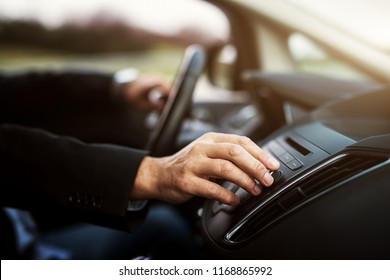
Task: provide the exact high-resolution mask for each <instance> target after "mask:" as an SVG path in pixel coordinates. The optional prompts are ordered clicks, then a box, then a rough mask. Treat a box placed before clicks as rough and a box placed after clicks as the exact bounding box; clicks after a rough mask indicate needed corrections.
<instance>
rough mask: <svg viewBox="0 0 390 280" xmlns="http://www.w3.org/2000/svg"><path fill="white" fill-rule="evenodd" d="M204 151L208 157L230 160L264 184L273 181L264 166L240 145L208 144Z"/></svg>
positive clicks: (267, 184) (269, 183)
mask: <svg viewBox="0 0 390 280" xmlns="http://www.w3.org/2000/svg"><path fill="white" fill-rule="evenodd" d="M205 153H206V156H208V157H210V158H214V159H224V160H227V161H230V162H232V163H233V164H234V165H236V166H237V167H238V168H239V169H241V170H242V171H243V172H245V173H246V174H248V175H249V176H251V177H252V178H255V179H256V180H258V181H260V182H261V183H262V184H263V185H265V186H270V185H271V184H272V183H273V178H272V176H271V175H270V174H269V172H268V169H267V168H266V166H265V165H264V164H263V163H262V162H261V161H259V160H257V159H256V158H255V157H253V155H251V154H250V153H249V152H248V151H247V150H246V149H244V148H243V147H242V146H240V145H237V144H230V143H219V144H209V145H208V146H207V147H206V149H205Z"/></svg>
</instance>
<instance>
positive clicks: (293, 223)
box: [202, 88, 390, 259]
mask: <svg viewBox="0 0 390 280" xmlns="http://www.w3.org/2000/svg"><path fill="white" fill-rule="evenodd" d="M389 105H390V89H389V88H384V89H380V90H376V91H371V92H366V93H362V94H358V95H354V96H350V97H347V98H343V99H341V100H337V101H334V102H330V103H328V104H327V105H325V106H322V107H321V108H320V109H318V110H316V111H314V112H312V113H311V114H309V116H307V117H305V118H303V119H301V120H300V121H298V122H296V123H294V124H293V125H287V126H284V127H282V128H281V129H279V130H277V131H276V132H274V133H272V134H271V135H270V136H268V137H267V138H266V139H264V140H261V141H259V142H258V145H259V146H261V147H262V148H264V149H266V150H268V151H269V152H271V153H272V154H273V155H274V156H275V157H276V158H278V159H279V161H280V162H281V167H280V169H279V170H277V171H275V172H274V173H273V174H272V176H273V177H274V184H273V185H272V186H271V187H269V188H266V187H263V188H262V194H261V195H260V196H259V197H253V196H251V195H249V193H247V192H246V191H245V190H243V189H241V188H239V187H238V186H237V185H235V184H233V183H231V182H224V183H223V186H224V187H225V188H228V189H230V190H231V191H233V192H235V193H236V194H237V195H238V196H239V197H240V198H241V203H240V204H239V205H238V206H229V205H225V204H222V203H219V202H216V201H207V202H206V203H205V205H204V207H203V215H202V232H203V235H204V236H205V238H206V240H207V243H208V244H209V245H210V246H211V247H212V248H213V250H214V252H215V253H216V254H217V255H218V256H219V257H221V258H234V259H248V258H253V259H308V258H315V259H382V258H387V259H388V258H389V257H390V253H389V251H388V248H390V240H389V238H388V236H390V219H388V213H390V188H389V187H390V183H389V182H390V110H389Z"/></svg>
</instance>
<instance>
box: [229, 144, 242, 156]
mask: <svg viewBox="0 0 390 280" xmlns="http://www.w3.org/2000/svg"><path fill="white" fill-rule="evenodd" d="M242 149H243V148H241V147H240V146H238V145H234V144H233V145H228V146H227V153H228V155H229V156H230V157H239V156H241V155H242V152H243V151H242Z"/></svg>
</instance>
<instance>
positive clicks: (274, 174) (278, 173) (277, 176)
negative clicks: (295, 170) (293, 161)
mask: <svg viewBox="0 0 390 280" xmlns="http://www.w3.org/2000/svg"><path fill="white" fill-rule="evenodd" d="M282 175H283V171H282V170H276V171H273V172H272V173H271V176H272V178H274V184H275V183H276V182H278V181H279V180H280V178H282Z"/></svg>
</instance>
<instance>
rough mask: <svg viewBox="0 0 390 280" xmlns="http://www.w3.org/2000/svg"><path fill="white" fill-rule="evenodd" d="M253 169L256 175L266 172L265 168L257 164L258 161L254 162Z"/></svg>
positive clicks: (259, 163)
mask: <svg viewBox="0 0 390 280" xmlns="http://www.w3.org/2000/svg"><path fill="white" fill-rule="evenodd" d="M253 169H254V171H255V172H256V173H260V174H262V175H263V174H264V173H265V172H266V171H267V169H266V168H265V166H264V165H263V164H262V163H261V162H259V161H256V162H255V163H254V166H253Z"/></svg>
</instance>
